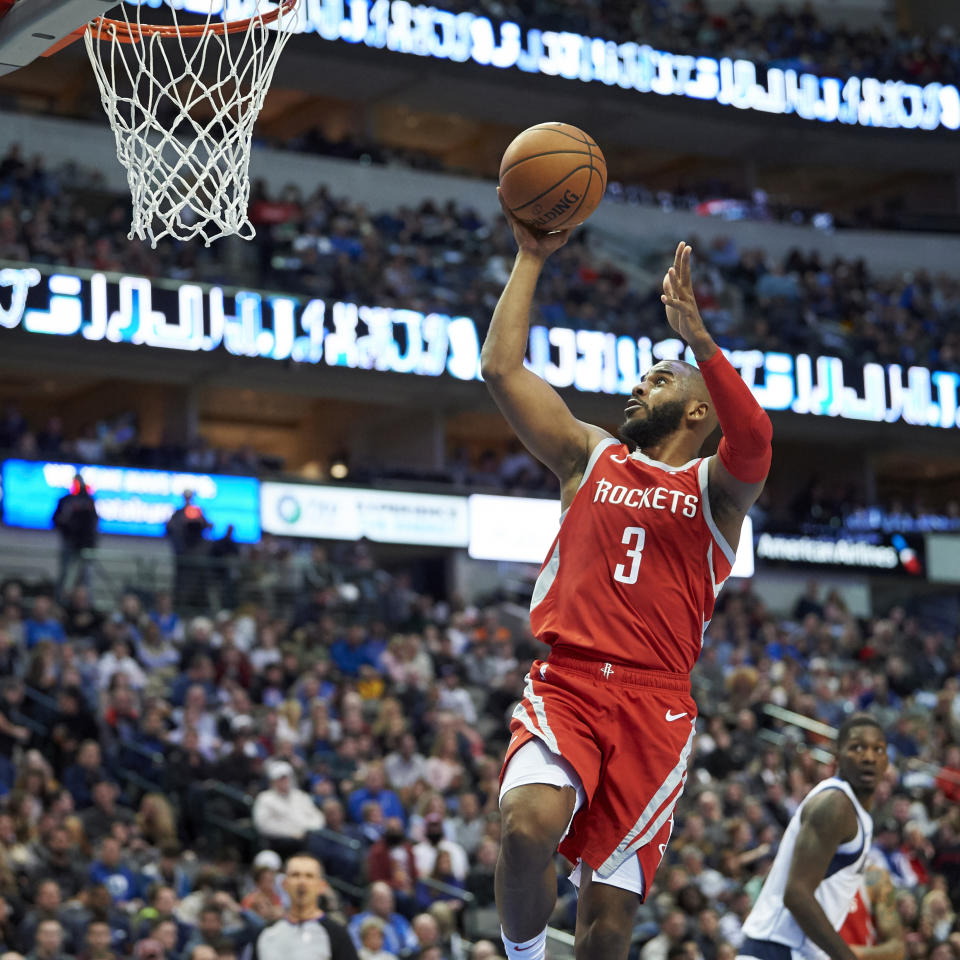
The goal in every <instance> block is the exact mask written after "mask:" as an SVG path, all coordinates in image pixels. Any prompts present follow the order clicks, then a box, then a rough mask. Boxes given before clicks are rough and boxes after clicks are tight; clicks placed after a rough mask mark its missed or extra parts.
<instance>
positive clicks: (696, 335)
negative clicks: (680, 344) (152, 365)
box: [660, 241, 710, 346]
mask: <svg viewBox="0 0 960 960" xmlns="http://www.w3.org/2000/svg"><path fill="white" fill-rule="evenodd" d="M692 252H693V250H692V247H690V245H689V244H687V243H684V242H683V241H681V242H680V244H679V245H678V246H677V252H676V254H675V256H674V258H673V266H672V267H671V268H670V269H669V270H668V271H667V273H666V275H665V276H664V278H663V296H661V297H660V301H661V303H663V305H664V306H665V307H666V309H667V323H669V324H670V326H671V327H673V329H674V330H676V332H677V333H679V334H680V336H681V337H683V339H684V340H686V341H687V343H689V344H690V345H691V346H693V345H694V342H695V341H697V340H701V341H702V340H704V339H705V338H709V336H710V334H709V333H708V332H707V328H706V327H705V326H704V323H703V318H702V317H701V316H700V310H699V309H698V308H697V298H696V297H695V296H694V295H693V281H692V280H691V279H690V254H691V253H692Z"/></svg>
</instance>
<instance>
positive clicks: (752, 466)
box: [700, 350, 773, 483]
mask: <svg viewBox="0 0 960 960" xmlns="http://www.w3.org/2000/svg"><path fill="white" fill-rule="evenodd" d="M700 373H701V374H702V375H703V380H704V383H706V385H707V390H708V391H709V392H710V399H711V400H712V401H713V406H714V409H715V410H716V411H717V417H718V419H719V420H720V429H721V430H722V431H723V439H722V440H721V441H720V449H719V450H718V451H717V453H718V455H719V457H720V460H721V461H722V462H723V465H724V466H725V467H726V468H727V470H728V471H729V472H730V474H731V475H732V476H734V477H736V478H737V480H740V481H741V482H742V483H760V482H761V481H762V480H763V479H764V478H765V477H766V476H767V473H768V472H769V470H770V458H771V456H772V454H773V451H772V449H771V446H770V442H771V440H772V439H773V424H771V423H770V418H769V417H768V416H767V415H766V413H764V411H763V409H762V408H761V406H760V404H759V403H757V401H756V399H755V398H754V396H753V394H752V393H751V392H750V388H749V387H748V386H747V385H746V384H745V383H744V382H743V378H742V377H741V376H740V374H739V373H737V371H736V370H735V369H734V367H733V365H732V364H731V363H730V361H729V360H728V359H727V358H726V357H725V356H724V355H723V351H722V350H717V352H716V353H715V354H714V355H713V356H712V357H711V358H710V359H709V360H705V361H704V362H703V363H701V364H700Z"/></svg>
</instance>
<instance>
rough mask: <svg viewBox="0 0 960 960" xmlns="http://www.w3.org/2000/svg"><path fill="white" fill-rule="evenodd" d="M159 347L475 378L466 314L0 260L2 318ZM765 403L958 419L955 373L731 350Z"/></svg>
mask: <svg viewBox="0 0 960 960" xmlns="http://www.w3.org/2000/svg"><path fill="white" fill-rule="evenodd" d="M2 327H5V328H7V329H10V330H12V329H16V328H20V329H22V330H25V331H26V332H28V333H31V334H37V335H43V336H57V337H75V338H77V339H81V340H89V341H93V342H98V341H110V342H113V343H129V344H133V345H137V346H143V347H154V348H157V349H161V350H181V351H191V352H209V351H213V350H225V351H226V352H227V353H229V354H232V355H233V356H237V357H261V358H264V359H269V360H283V361H291V360H292V361H295V362H299V363H306V364H314V365H317V366H325V367H345V368H348V369H353V370H377V371H386V372H390V373H397V374H408V375H416V376H423V377H440V376H449V377H452V378H453V379H454V380H464V381H474V380H479V379H480V347H481V333H480V330H479V329H478V327H477V324H476V322H475V321H474V319H473V318H471V317H463V316H450V315H447V314H443V313H422V312H420V311H417V310H405V309H399V308H394V307H381V306H364V305H360V304H355V303H345V302H341V301H336V302H329V301H326V300H320V299H309V298H305V297H297V296H292V295H291V296H285V295H275V294H265V293H260V292H257V291H254V290H235V291H233V292H232V293H231V292H228V291H227V290H225V289H224V288H223V287H217V286H212V287H202V286H200V285H199V284H195V283H183V284H179V285H177V284H160V283H153V282H151V281H150V280H148V279H146V278H145V277H134V276H120V277H109V278H108V277H107V276H106V275H105V274H103V273H94V274H92V275H89V276H86V275H84V276H81V275H80V274H78V273H66V272H55V273H46V272H43V273H42V272H41V271H40V270H38V269H36V268H34V267H22V266H8V267H6V268H0V328H2ZM728 355H729V357H730V360H731V362H732V363H733V365H734V366H735V367H737V369H738V370H739V371H740V375H741V376H742V377H743V379H744V380H745V381H746V383H747V384H748V385H749V386H750V388H751V389H752V390H753V393H754V396H756V398H757V400H758V402H759V403H760V404H761V405H762V406H763V407H764V408H765V409H766V410H772V411H776V410H784V411H790V412H793V413H797V414H808V415H814V416H825V417H840V418H842V419H846V420H866V421H872V422H876V423H884V422H885V423H897V422H903V423H908V424H912V425H916V426H929V427H939V428H941V429H944V430H954V429H957V428H958V427H960V374H957V373H953V372H951V371H946V370H931V369H929V368H927V367H920V366H910V367H904V366H901V365H900V364H895V363H892V364H880V363H864V364H852V363H845V362H844V361H843V360H841V359H840V358H839V357H831V356H812V355H810V354H805V353H801V354H798V355H796V356H794V355H792V354H787V353H779V352H775V351H763V350H734V351H731V352H730V353H729V354H728ZM681 357H685V358H686V359H688V360H692V355H691V354H690V352H689V351H688V350H687V348H686V346H685V344H684V343H683V342H682V341H680V340H677V339H674V338H668V339H664V340H657V341H654V340H652V339H651V338H649V337H639V338H638V337H629V336H619V335H617V334H615V333H606V332H602V331H599V330H572V329H568V328H566V327H544V326H535V327H533V328H532V329H531V331H530V341H529V348H528V355H527V360H526V364H527V366H528V367H529V368H530V369H531V370H533V371H534V372H535V373H536V374H538V375H539V376H541V377H543V378H544V379H545V380H546V381H547V382H548V383H550V384H552V385H553V386H555V387H557V388H560V389H562V388H566V387H570V388H573V389H575V390H579V391H581V392H583V393H605V394H612V395H617V394H619V395H626V394H628V393H629V392H630V390H631V389H632V388H633V386H634V384H635V383H636V382H637V380H638V379H639V377H640V375H641V374H642V373H643V372H644V371H645V370H646V369H647V368H648V367H650V366H651V365H652V364H654V363H656V362H657V361H658V360H664V359H677V358H681Z"/></svg>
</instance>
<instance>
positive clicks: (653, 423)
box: [617, 400, 686, 450]
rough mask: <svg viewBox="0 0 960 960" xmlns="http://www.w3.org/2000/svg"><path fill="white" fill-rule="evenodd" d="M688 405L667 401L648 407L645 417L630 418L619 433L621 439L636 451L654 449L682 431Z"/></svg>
mask: <svg viewBox="0 0 960 960" xmlns="http://www.w3.org/2000/svg"><path fill="white" fill-rule="evenodd" d="M685 411H686V404H685V403H684V401H683V400H665V401H664V402H663V403H658V404H657V405H656V406H655V407H647V415H646V416H645V417H628V418H627V419H626V420H624V421H623V423H622V424H621V425H620V429H619V430H618V431H617V434H618V435H619V437H620V439H621V440H622V441H623V442H624V443H626V444H628V445H629V446H631V447H633V448H634V449H636V450H642V449H643V448H644V447H654V446H656V445H657V444H658V443H661V442H662V441H664V440H666V439H667V437H669V436H670V434H672V433H675V432H676V431H677V430H679V429H680V424H681V423H682V422H683V415H684V412H685Z"/></svg>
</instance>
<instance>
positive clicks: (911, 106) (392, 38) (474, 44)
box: [143, 0, 960, 130]
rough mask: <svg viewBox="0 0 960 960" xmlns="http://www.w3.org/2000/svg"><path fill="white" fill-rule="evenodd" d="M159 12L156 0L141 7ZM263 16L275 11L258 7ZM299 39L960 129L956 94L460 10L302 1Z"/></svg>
mask: <svg viewBox="0 0 960 960" xmlns="http://www.w3.org/2000/svg"><path fill="white" fill-rule="evenodd" d="M143 2H144V3H146V4H147V5H149V6H160V5H161V0H143ZM173 5H174V6H176V7H177V8H181V7H182V8H183V9H184V10H188V11H191V12H193V13H200V14H207V13H209V12H211V9H212V11H213V13H214V14H219V13H221V12H222V14H223V16H224V18H225V19H227V20H241V19H244V18H246V17H250V16H252V15H253V14H254V12H255V10H256V7H257V2H256V0H173ZM259 6H260V7H261V8H262V9H263V10H269V9H273V7H274V6H275V4H272V3H267V2H263V0H261V2H260V4H259ZM297 10H298V16H297V20H296V25H295V26H292V27H290V29H293V30H296V31H297V32H300V33H316V34H319V36H321V37H323V39H324V40H331V41H338V42H345V43H355V44H356V43H359V44H363V45H364V46H366V47H370V48H373V49H379V50H390V51H393V52H395V53H404V54H412V55H414V56H418V57H432V58H435V59H438V60H451V61H454V62H456V63H466V62H471V63H475V64H479V65H481V66H484V67H497V68H499V69H501V70H505V69H508V68H513V69H517V70H522V71H523V72H524V73H535V74H543V75H545V76H549V77H563V78H565V79H567V80H579V81H580V82H582V83H602V84H604V85H605V86H608V87H619V88H621V89H623V90H636V91H638V92H640V93H653V94H659V95H660V96H665V97H667V96H676V97H688V98H691V99H694V100H707V101H711V102H713V103H719V104H722V105H724V106H730V107H736V108H738V109H740V110H756V111H759V112H762V113H771V114H794V115H796V116H798V117H802V118H803V119H804V120H818V121H820V122H821V123H842V124H848V125H855V126H862V127H887V128H892V129H904V130H937V129H941V128H943V129H947V130H956V129H958V128H960V92H958V90H957V87H956V86H953V85H952V84H941V83H928V84H925V85H923V86H921V85H919V84H915V83H905V82H903V81H900V80H878V79H875V78H873V77H850V78H849V79H846V80H841V79H839V78H837V77H828V76H824V77H821V76H817V75H816V74H812V73H804V72H800V71H797V70H791V69H781V68H779V67H764V66H763V65H758V64H755V63H753V62H752V61H750V60H734V59H731V58H729V57H723V58H720V59H715V58H714V57H708V56H694V55H688V54H675V53H668V52H667V51H665V50H654V49H653V47H651V46H649V45H647V44H644V43H637V42H635V41H634V40H626V41H624V42H617V41H614V40H604V39H601V38H599V37H588V36H583V35H582V34H579V33H571V32H569V31H559V30H540V29H537V28H531V29H527V30H525V29H523V28H522V27H521V26H520V25H519V24H517V23H512V22H510V21H504V22H494V21H493V20H490V19H489V18H488V17H484V16H480V15H479V14H475V13H470V12H468V11H464V12H462V13H452V12H451V11H449V10H444V9H441V8H439V7H434V6H427V5H422V4H414V3H410V2H408V0H301V2H300V4H299V5H298V8H297Z"/></svg>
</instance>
